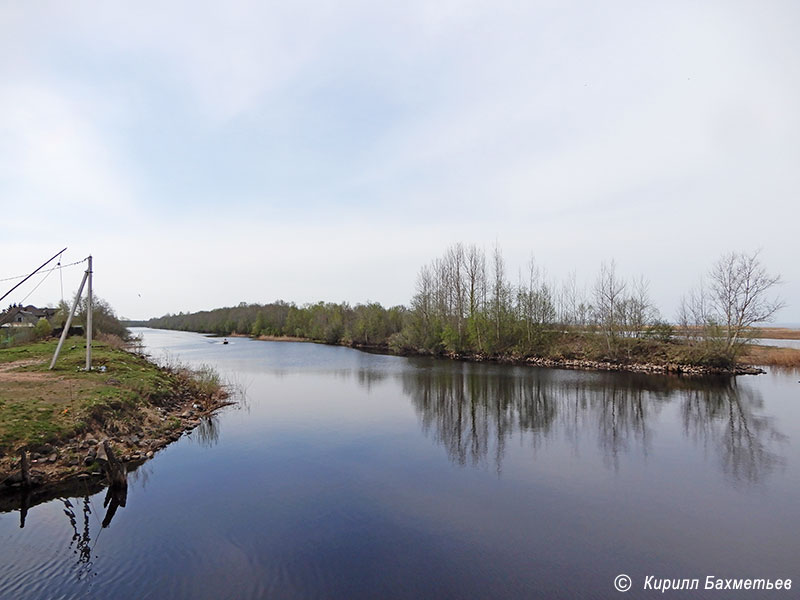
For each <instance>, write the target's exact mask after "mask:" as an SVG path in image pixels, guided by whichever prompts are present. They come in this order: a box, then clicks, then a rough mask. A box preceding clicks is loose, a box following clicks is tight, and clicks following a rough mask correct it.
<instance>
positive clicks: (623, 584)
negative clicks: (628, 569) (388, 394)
mask: <svg viewBox="0 0 800 600" xmlns="http://www.w3.org/2000/svg"><path fill="white" fill-rule="evenodd" d="M631 584H632V582H631V578H630V577H628V576H627V575H617V576H616V577H615V578H614V587H615V588H616V589H617V591H618V592H627V591H628V590H629V589H631Z"/></svg>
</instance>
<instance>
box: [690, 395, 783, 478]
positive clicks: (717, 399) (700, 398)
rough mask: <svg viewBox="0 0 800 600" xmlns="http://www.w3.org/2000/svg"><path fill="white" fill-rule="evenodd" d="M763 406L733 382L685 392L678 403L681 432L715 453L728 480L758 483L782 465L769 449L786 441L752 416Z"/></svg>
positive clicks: (766, 420)
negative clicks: (681, 419) (719, 386)
mask: <svg viewBox="0 0 800 600" xmlns="http://www.w3.org/2000/svg"><path fill="white" fill-rule="evenodd" d="M763 405H764V402H763V399H762V398H761V395H760V394H757V393H755V392H754V391H752V390H749V389H743V388H741V387H739V386H737V385H736V382H735V381H731V382H729V383H728V384H727V385H726V386H724V387H721V388H719V389H715V390H709V389H699V390H691V391H687V392H685V393H684V394H683V399H682V402H681V415H682V417H683V429H684V432H685V433H686V435H687V436H689V437H691V438H692V439H694V440H695V441H697V442H699V443H703V444H704V446H706V447H707V446H708V445H709V444H712V445H713V446H714V447H715V448H716V449H717V452H718V453H719V455H720V463H721V465H722V470H723V472H724V473H725V474H726V475H728V476H729V477H730V478H731V479H732V480H734V481H740V482H742V481H743V482H758V481H760V480H762V479H763V478H764V477H765V476H766V475H768V474H769V473H771V472H772V471H773V470H774V469H775V468H776V467H777V466H780V465H782V464H783V463H784V459H783V457H781V456H780V455H778V454H776V453H775V451H774V449H773V448H776V447H777V446H778V445H779V444H780V443H782V442H785V441H786V437H785V436H784V435H782V434H781V433H780V432H778V431H777V430H776V429H775V428H774V427H773V425H772V420H771V419H770V418H769V417H766V416H764V415H761V414H757V413H756V412H755V410H756V409H761V408H763Z"/></svg>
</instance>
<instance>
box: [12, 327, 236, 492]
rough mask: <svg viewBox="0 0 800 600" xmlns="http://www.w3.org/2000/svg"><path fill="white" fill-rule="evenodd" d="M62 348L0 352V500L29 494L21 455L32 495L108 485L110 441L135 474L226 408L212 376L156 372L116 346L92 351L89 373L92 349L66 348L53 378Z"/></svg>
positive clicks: (78, 343)
mask: <svg viewBox="0 0 800 600" xmlns="http://www.w3.org/2000/svg"><path fill="white" fill-rule="evenodd" d="M55 345H56V342H55V340H49V341H44V342H37V343H32V344H26V345H22V346H18V347H14V348H8V349H3V350H0V495H7V494H9V493H11V494H14V493H16V492H18V491H19V490H20V488H21V484H22V476H21V458H20V457H21V453H22V452H27V453H28V454H27V456H28V457H29V460H30V479H31V485H32V486H33V487H35V488H38V489H40V490H41V489H43V488H50V487H52V486H56V485H59V484H64V483H66V482H68V481H70V480H78V479H86V480H91V481H100V478H101V477H102V473H101V468H100V464H99V463H98V460H97V455H98V450H99V448H100V446H101V444H102V442H103V440H106V439H108V440H109V441H110V444H111V447H112V448H113V452H114V454H115V455H116V457H117V458H119V459H120V461H121V462H122V463H123V464H125V465H127V466H129V467H130V468H133V467H134V466H135V465H137V464H140V463H141V462H143V461H145V460H147V459H149V458H151V457H152V456H153V455H154V454H155V452H157V451H158V450H159V449H161V448H163V447H164V446H166V445H168V444H169V443H171V442H172V441H175V440H177V439H178V438H180V437H181V435H183V433H184V432H186V431H191V430H192V429H194V428H195V427H197V426H198V425H200V424H201V423H202V420H203V419H204V418H207V417H209V416H210V415H211V414H212V413H213V412H214V411H215V410H217V409H219V408H220V407H222V406H225V405H226V404H230V402H228V400H227V398H228V392H227V391H226V389H225V388H224V386H223V385H222V384H221V382H220V380H219V377H218V376H217V374H216V373H215V372H214V371H213V370H211V369H209V368H203V369H200V370H189V369H187V368H185V367H182V366H180V365H172V366H166V367H163V366H158V365H156V364H154V363H152V362H150V361H149V360H148V359H147V358H146V357H144V356H142V355H140V354H135V353H132V352H129V351H127V350H125V349H124V348H122V347H119V345H118V344H109V343H104V342H96V343H95V344H93V346H92V348H93V370H92V371H90V372H86V371H84V370H82V367H83V365H84V360H85V344H84V340H83V339H82V338H72V339H70V340H68V341H67V342H66V344H65V346H64V349H63V350H62V353H61V356H60V357H59V360H58V363H57V365H56V368H55V369H54V370H52V371H50V370H48V368H47V367H48V366H49V362H50V358H51V357H52V355H53V351H54V350H55Z"/></svg>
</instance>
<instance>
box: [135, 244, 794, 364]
mask: <svg viewBox="0 0 800 600" xmlns="http://www.w3.org/2000/svg"><path fill="white" fill-rule="evenodd" d="M778 283H780V278H779V277H777V276H774V275H770V274H768V273H767V271H766V270H765V269H764V267H763V266H762V265H761V263H760V261H759V254H758V253H757V252H756V253H753V254H744V253H731V254H727V255H725V256H723V257H722V258H721V259H720V260H719V261H717V263H715V265H714V266H713V268H712V269H711V270H710V272H709V274H708V276H707V278H706V282H705V283H703V284H702V285H701V286H700V287H699V288H698V289H697V290H694V291H692V292H690V293H689V295H688V296H687V297H686V298H685V299H684V301H683V303H682V307H681V311H680V314H679V316H678V319H677V329H676V326H674V325H672V324H670V323H668V322H666V321H665V320H664V319H662V317H661V315H660V312H659V310H658V308H657V307H656V306H655V304H654V303H653V301H652V299H651V297H650V294H649V289H648V287H649V286H648V282H647V280H646V279H645V278H644V277H639V278H637V279H634V280H625V279H624V278H622V277H620V275H619V274H618V272H617V268H616V264H615V263H614V261H611V262H608V263H602V264H601V266H600V271H599V274H598V276H597V279H596V280H595V282H594V284H593V286H592V287H591V288H590V289H586V288H582V287H581V286H579V285H578V283H577V281H576V277H575V275H574V274H570V275H569V276H568V277H567V278H566V279H564V280H563V281H562V282H561V283H553V281H552V280H551V279H550V278H549V277H548V276H547V274H546V273H545V272H544V270H543V269H542V268H540V267H539V266H538V264H537V263H536V261H535V260H534V258H533V257H531V259H530V260H529V261H528V263H527V264H526V265H525V268H524V269H521V270H520V271H519V273H518V274H517V281H516V283H512V282H511V281H510V279H509V275H508V269H507V267H506V263H505V259H504V258H503V255H502V252H501V251H500V248H499V247H497V246H495V247H494V248H493V249H492V251H491V253H490V254H489V255H488V256H487V254H486V252H485V251H484V250H483V249H482V248H479V247H478V246H475V245H464V244H455V245H452V246H451V247H449V248H448V249H447V250H446V252H445V253H444V254H443V255H442V256H441V257H439V258H437V259H435V260H433V261H432V262H431V263H430V264H428V265H426V266H424V267H423V268H422V269H421V270H420V272H419V276H418V278H417V285H416V290H415V293H414V295H413V297H412V299H411V303H410V306H409V307H408V308H406V307H403V306H395V307H391V308H384V307H383V306H381V305H380V304H377V303H374V302H373V303H368V304H357V305H355V306H351V305H349V304H347V303H338V304H337V303H324V302H319V303H317V304H307V305H304V306H297V305H295V304H293V303H287V302H283V301H277V302H274V303H271V304H246V303H242V304H239V305H238V306H235V307H228V308H219V309H215V310H210V311H203V312H198V313H187V314H184V313H181V314H178V315H166V316H164V317H160V318H156V319H151V320H150V321H147V322H146V324H147V325H149V326H151V327H161V328H167V329H182V330H188V331H201V332H207V333H216V334H219V335H231V334H234V333H238V334H246V335H253V336H262V335H267V336H292V337H299V338H305V339H310V340H316V341H322V342H326V343H332V344H338V343H345V344H355V345H366V346H381V347H390V348H391V349H393V350H395V351H398V352H411V353H419V352H423V353H432V354H444V353H449V354H457V355H458V354H473V355H484V356H515V357H525V356H540V357H549V358H587V359H593V360H598V359H610V360H657V361H661V362H664V361H674V362H684V363H691V364H715V365H718V366H724V365H726V364H730V363H731V362H732V361H733V360H735V357H736V355H737V353H738V352H739V351H740V350H741V348H742V346H743V345H744V344H745V343H747V342H748V341H750V332H751V327H752V325H753V324H754V323H756V322H761V321H768V320H770V319H771V318H772V317H773V316H774V314H775V313H776V312H777V311H778V310H779V309H780V308H781V307H782V306H783V303H782V302H781V301H780V300H777V299H775V298H772V297H771V296H770V293H771V291H772V288H773V287H774V286H775V285H777V284H778Z"/></svg>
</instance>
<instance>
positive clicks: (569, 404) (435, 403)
mask: <svg viewBox="0 0 800 600" xmlns="http://www.w3.org/2000/svg"><path fill="white" fill-rule="evenodd" d="M399 377H400V378H401V380H402V385H403V391H404V393H405V394H406V395H408V396H409V397H410V398H411V401H412V403H413V405H414V407H415V409H416V411H417V413H418V415H419V418H420V421H421V424H422V429H423V431H424V432H425V433H426V434H429V435H432V436H433V438H434V439H435V440H436V442H437V443H439V444H441V445H442V446H444V448H445V449H446V451H447V454H448V457H449V458H450V460H452V461H453V462H455V463H457V464H459V465H466V464H468V463H469V464H473V465H478V464H486V463H487V462H488V460H489V456H490V455H491V456H492V461H493V463H494V466H495V468H496V469H497V471H498V472H500V471H501V470H502V462H503V457H504V454H505V445H506V443H507V441H508V440H509V439H511V438H512V437H514V436H515V435H517V434H518V435H520V437H521V439H523V440H524V441H525V443H527V444H529V445H530V446H531V447H532V448H533V449H534V451H535V450H536V449H537V448H539V447H540V446H541V445H542V444H544V443H547V441H548V440H549V439H551V438H552V437H553V436H556V435H557V436H560V437H563V438H565V439H567V440H569V441H570V442H571V444H572V445H573V448H574V450H575V452H577V451H578V449H579V441H580V440H581V439H585V437H586V434H587V432H588V431H591V430H592V429H594V430H596V431H597V434H598V435H597V443H598V446H599V448H600V450H601V451H602V453H603V458H604V460H605V462H606V464H607V465H608V466H609V467H610V468H613V469H615V470H616V469H618V468H619V458H620V456H621V455H623V454H625V453H628V452H630V451H631V450H632V449H633V448H636V449H637V450H638V451H640V452H642V453H643V454H645V455H646V454H647V453H648V452H649V451H650V444H651V438H652V433H651V431H652V429H653V427H654V426H655V419H657V417H658V415H659V414H660V413H661V412H662V410H663V409H664V407H666V406H668V405H670V404H671V403H673V402H679V403H680V405H679V406H680V415H681V418H682V424H683V431H684V433H685V435H686V436H687V437H689V438H690V439H692V440H693V441H695V442H696V443H699V444H702V445H703V446H704V447H710V446H713V447H714V448H715V449H716V451H717V452H718V453H719V455H720V457H721V465H722V468H723V471H724V472H725V474H727V475H729V476H731V477H732V478H733V479H734V480H737V481H747V482H758V481H760V480H762V479H763V478H764V477H765V476H767V475H768V474H769V473H770V472H771V471H772V470H773V469H774V468H775V466H776V465H778V464H780V463H781V462H782V459H781V457H780V456H779V455H778V454H777V453H776V451H777V449H779V446H780V443H781V442H782V441H784V440H785V438H784V436H782V435H781V434H780V433H779V432H778V431H777V430H776V429H775V428H774V426H773V425H772V420H771V419H770V418H769V417H767V416H764V415H763V414H759V412H758V411H759V410H760V409H762V408H763V401H762V398H761V396H760V395H759V393H758V392H755V391H753V390H750V389H745V388H742V387H740V386H737V385H736V381H735V380H734V379H705V380H696V379H682V378H677V377H660V376H648V375H640V374H625V373H582V372H570V371H557V370H548V369H542V370H539V369H535V370H534V369H524V368H512V367H502V368H498V367H493V366H485V365H463V366H462V368H461V369H445V368H436V367H434V368H420V369H417V370H415V371H407V372H405V373H402V374H401V375H399ZM492 447H493V449H494V451H493V452H491V451H490V449H491V448H492Z"/></svg>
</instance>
